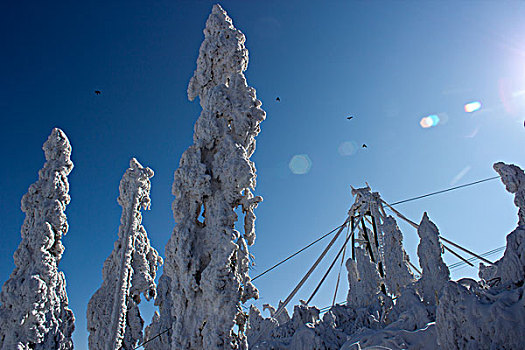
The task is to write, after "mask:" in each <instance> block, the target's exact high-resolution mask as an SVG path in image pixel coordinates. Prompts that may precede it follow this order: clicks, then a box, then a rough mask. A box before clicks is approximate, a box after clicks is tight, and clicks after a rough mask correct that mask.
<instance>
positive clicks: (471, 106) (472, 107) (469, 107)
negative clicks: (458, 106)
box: [464, 101, 481, 113]
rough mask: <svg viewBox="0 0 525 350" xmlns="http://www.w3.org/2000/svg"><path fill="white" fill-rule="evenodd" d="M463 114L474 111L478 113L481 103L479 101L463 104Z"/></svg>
mask: <svg viewBox="0 0 525 350" xmlns="http://www.w3.org/2000/svg"><path fill="white" fill-rule="evenodd" d="M464 108H465V112H467V113H473V112H475V111H478V110H479V109H480V108H481V102H479V101H473V102H469V103H467V104H465V107H464Z"/></svg>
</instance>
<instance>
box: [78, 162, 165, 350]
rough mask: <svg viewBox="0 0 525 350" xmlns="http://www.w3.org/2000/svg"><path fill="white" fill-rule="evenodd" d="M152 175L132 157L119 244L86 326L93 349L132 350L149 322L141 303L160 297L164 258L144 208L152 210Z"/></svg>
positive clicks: (124, 188) (121, 197) (92, 302)
mask: <svg viewBox="0 0 525 350" xmlns="http://www.w3.org/2000/svg"><path fill="white" fill-rule="evenodd" d="M152 176H153V171H152V170H151V169H150V168H144V167H143V166H142V165H140V164H139V162H138V161H137V160H136V159H135V158H133V159H131V161H130V165H129V168H128V169H127V170H126V172H125V174H124V176H123V177H122V180H121V181H120V186H119V190H120V195H119V197H118V199H117V201H118V203H119V204H120V206H121V207H122V216H121V219H120V227H119V232H118V239H117V241H116V242H115V246H114V248H113V251H112V252H111V254H110V256H109V257H108V258H107V259H106V261H105V262H104V268H103V270H102V276H103V279H104V280H103V282H102V286H101V287H100V288H99V289H98V290H97V291H96V292H95V294H94V295H93V296H92V297H91V300H90V301H89V304H88V309H87V326H88V330H89V332H90V335H89V348H90V349H91V350H119V349H133V348H135V346H136V345H137V342H139V341H141V340H142V328H143V326H144V321H143V320H142V318H141V317H140V312H139V308H138V304H139V303H140V295H141V294H143V295H144V297H145V298H146V299H147V300H150V299H151V298H154V297H155V296H156V285H155V274H156V272H157V268H158V267H159V266H160V265H161V264H162V258H161V257H159V255H158V253H157V251H156V250H155V249H154V248H153V247H151V245H150V242H149V239H148V236H147V233H146V230H145V229H144V227H143V226H142V225H141V222H142V215H141V212H140V210H141V209H149V207H150V202H151V201H150V197H149V193H150V188H151V182H150V178H151V177H152Z"/></svg>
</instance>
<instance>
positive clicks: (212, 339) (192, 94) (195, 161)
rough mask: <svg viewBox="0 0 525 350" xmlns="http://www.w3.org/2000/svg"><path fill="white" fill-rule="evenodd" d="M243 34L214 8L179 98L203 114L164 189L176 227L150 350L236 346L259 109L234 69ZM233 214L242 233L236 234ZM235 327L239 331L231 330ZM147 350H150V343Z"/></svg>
mask: <svg viewBox="0 0 525 350" xmlns="http://www.w3.org/2000/svg"><path fill="white" fill-rule="evenodd" d="M244 40H245V38H244V35H243V34H242V33H241V32H240V31H239V30H237V29H236V28H235V27H234V26H233V24H232V20H231V19H230V18H229V17H228V15H227V14H226V12H225V11H224V10H223V9H222V8H221V7H220V6H219V5H214V6H213V10H212V13H211V14H210V16H209V18H208V20H207V22H206V28H205V29H204V41H203V43H202V45H201V47H200V50H199V57H198V59H197V68H196V70H195V73H194V75H193V77H192V78H191V81H190V84H189V87H188V97H189V99H190V100H193V99H194V98H196V97H197V96H198V97H199V99H200V104H201V106H202V108H203V111H202V113H201V115H200V117H199V119H198V120H197V122H196V124H195V133H194V136H193V140H194V144H193V145H192V146H190V147H189V148H188V149H187V150H186V151H185V152H184V154H183V155H182V158H181V160H180V164H179V168H178V169H177V170H176V171H175V174H174V182H173V194H174V195H175V200H174V202H173V214H174V218H175V221H176V222H177V225H176V226H175V229H174V232H173V235H172V236H171V239H170V240H169V242H168V244H167V246H166V254H165V258H166V264H165V267H164V274H163V276H162V277H161V281H160V283H159V289H160V290H161V291H162V293H159V297H158V298H157V300H156V303H157V305H159V307H160V315H155V317H154V321H153V324H152V325H151V326H150V327H149V329H148V330H147V334H148V338H150V337H153V336H155V335H156V334H158V333H160V332H162V331H164V330H166V329H170V328H171V329H170V331H169V332H167V333H166V334H164V335H163V336H162V337H159V338H157V339H155V340H154V341H152V342H150V343H148V344H146V346H147V347H148V346H149V347H148V348H149V349H169V348H171V349H208V350H213V349H245V348H246V347H247V342H246V336H245V335H244V332H243V330H244V322H245V320H246V315H245V314H244V313H243V312H242V309H241V303H243V302H245V301H247V300H248V299H251V298H257V297H258V291H257V289H256V288H255V287H254V286H253V285H252V283H251V282H250V277H249V276H248V266H249V252H248V246H251V245H252V244H253V243H254V240H255V231H254V221H255V215H254V209H255V207H256V206H257V204H258V203H259V202H260V201H261V200H262V198H261V197H255V196H254V195H253V194H252V190H253V189H254V188H255V177H256V175H255V166H254V164H253V162H251V161H250V157H251V155H252V154H253V152H254V151H255V136H256V135H257V134H258V133H259V123H260V122H261V121H262V120H264V118H265V112H264V111H263V110H262V109H261V108H260V106H261V102H260V101H259V100H257V98H256V95H255V89H253V88H252V87H249V86H248V85H247V83H246V78H245V77H244V74H243V72H244V71H245V70H246V67H247V64H248V51H247V50H246V48H245V46H244ZM238 207H240V209H241V210H242V212H243V213H244V230H243V231H244V232H242V233H240V232H238V231H237V230H236V229H235V222H236V221H237V219H238V218H237V214H236V212H235V209H236V208H238ZM235 325H237V326H238V327H237V329H238V330H239V331H238V332H237V333H235V332H234V329H235ZM150 344H151V345H150Z"/></svg>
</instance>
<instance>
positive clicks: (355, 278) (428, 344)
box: [248, 187, 449, 350]
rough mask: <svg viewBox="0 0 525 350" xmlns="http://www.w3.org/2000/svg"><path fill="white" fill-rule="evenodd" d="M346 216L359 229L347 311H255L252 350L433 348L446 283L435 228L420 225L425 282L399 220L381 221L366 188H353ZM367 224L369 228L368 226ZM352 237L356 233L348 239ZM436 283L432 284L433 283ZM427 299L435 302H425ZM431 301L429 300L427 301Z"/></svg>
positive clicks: (379, 206)
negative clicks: (278, 315) (285, 315)
mask: <svg viewBox="0 0 525 350" xmlns="http://www.w3.org/2000/svg"><path fill="white" fill-rule="evenodd" d="M352 194H353V195H355V197H356V198H355V202H354V204H353V205H352V207H351V209H350V212H349V216H350V217H351V220H350V222H354V224H355V225H354V224H353V225H352V227H354V226H355V227H356V228H359V232H358V235H357V239H356V242H357V247H354V248H353V253H352V258H350V259H348V260H347V262H346V267H347V270H348V284H349V291H348V296H347V300H346V305H335V306H333V307H332V308H330V309H329V310H328V312H326V313H325V314H324V316H323V317H322V319H321V318H320V317H319V310H318V309H317V308H315V307H313V306H306V305H299V306H295V308H294V313H293V316H292V318H291V319H290V320H289V321H287V320H284V322H283V321H282V320H277V319H275V318H273V317H272V316H273V315H271V316H270V317H269V318H264V317H262V316H261V313H260V312H259V311H258V310H257V309H255V308H253V307H252V309H251V310H250V318H249V327H248V339H249V340H250V348H253V349H260V350H262V349H265V350H269V349H290V350H302V349H304V350H307V349H346V350H350V349H352V350H354V349H361V348H366V347H373V346H382V347H384V348H387V349H403V348H407V347H408V348H415V349H418V348H420V349H427V348H431V349H432V348H436V347H437V343H436V333H435V326H434V323H433V322H434V321H435V316H434V315H435V307H436V306H435V301H436V297H437V295H439V292H440V290H441V288H442V287H443V285H445V284H446V283H447V281H448V278H449V277H448V276H449V273H448V268H447V267H446V265H445V264H444V263H443V260H442V259H441V245H440V243H439V240H438V237H439V232H438V230H437V228H436V226H435V225H434V224H433V223H432V222H431V221H430V220H429V219H428V216H427V215H426V213H425V214H424V216H423V219H422V221H421V223H420V224H419V225H416V224H414V225H415V226H416V227H417V228H418V234H419V236H420V239H421V242H420V244H419V247H418V256H419V260H420V265H421V266H422V267H423V272H422V276H421V277H420V278H419V279H418V280H416V278H415V277H414V275H413V273H412V272H411V271H410V268H409V265H410V261H409V258H408V255H407V254H406V252H405V251H404V249H403V245H402V241H403V236H402V233H401V231H400V230H399V228H398V226H397V223H396V220H395V219H394V218H393V217H392V216H388V215H386V213H385V211H384V208H383V203H384V201H382V199H381V198H380V196H379V194H378V193H377V192H372V191H371V190H370V188H369V187H365V188H360V189H352ZM365 221H368V222H369V224H370V225H371V226H372V228H368V227H367V226H365ZM352 234H353V233H352ZM436 276H437V277H439V278H437V279H434V278H433V277H436ZM427 295H431V296H432V297H433V298H430V297H426V296H427ZM429 299H430V300H429Z"/></svg>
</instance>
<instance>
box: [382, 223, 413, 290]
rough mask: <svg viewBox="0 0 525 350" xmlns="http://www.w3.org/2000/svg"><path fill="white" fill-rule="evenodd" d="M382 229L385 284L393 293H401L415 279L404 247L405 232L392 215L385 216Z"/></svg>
mask: <svg viewBox="0 0 525 350" xmlns="http://www.w3.org/2000/svg"><path fill="white" fill-rule="evenodd" d="M381 231H382V232H383V246H382V247H383V252H384V253H383V254H384V257H383V261H384V262H385V277H384V280H385V284H386V286H387V288H388V291H389V292H390V293H391V294H394V295H400V293H401V291H402V290H403V289H404V288H405V287H406V286H407V285H409V284H410V283H412V282H414V280H415V279H414V275H412V273H411V272H410V269H409V267H408V262H409V257H408V254H407V253H406V252H405V249H403V234H402V233H401V230H400V229H399V227H398V226H397V223H396V220H395V219H394V218H393V217H392V216H387V217H386V218H384V222H383V223H382V225H381Z"/></svg>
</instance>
